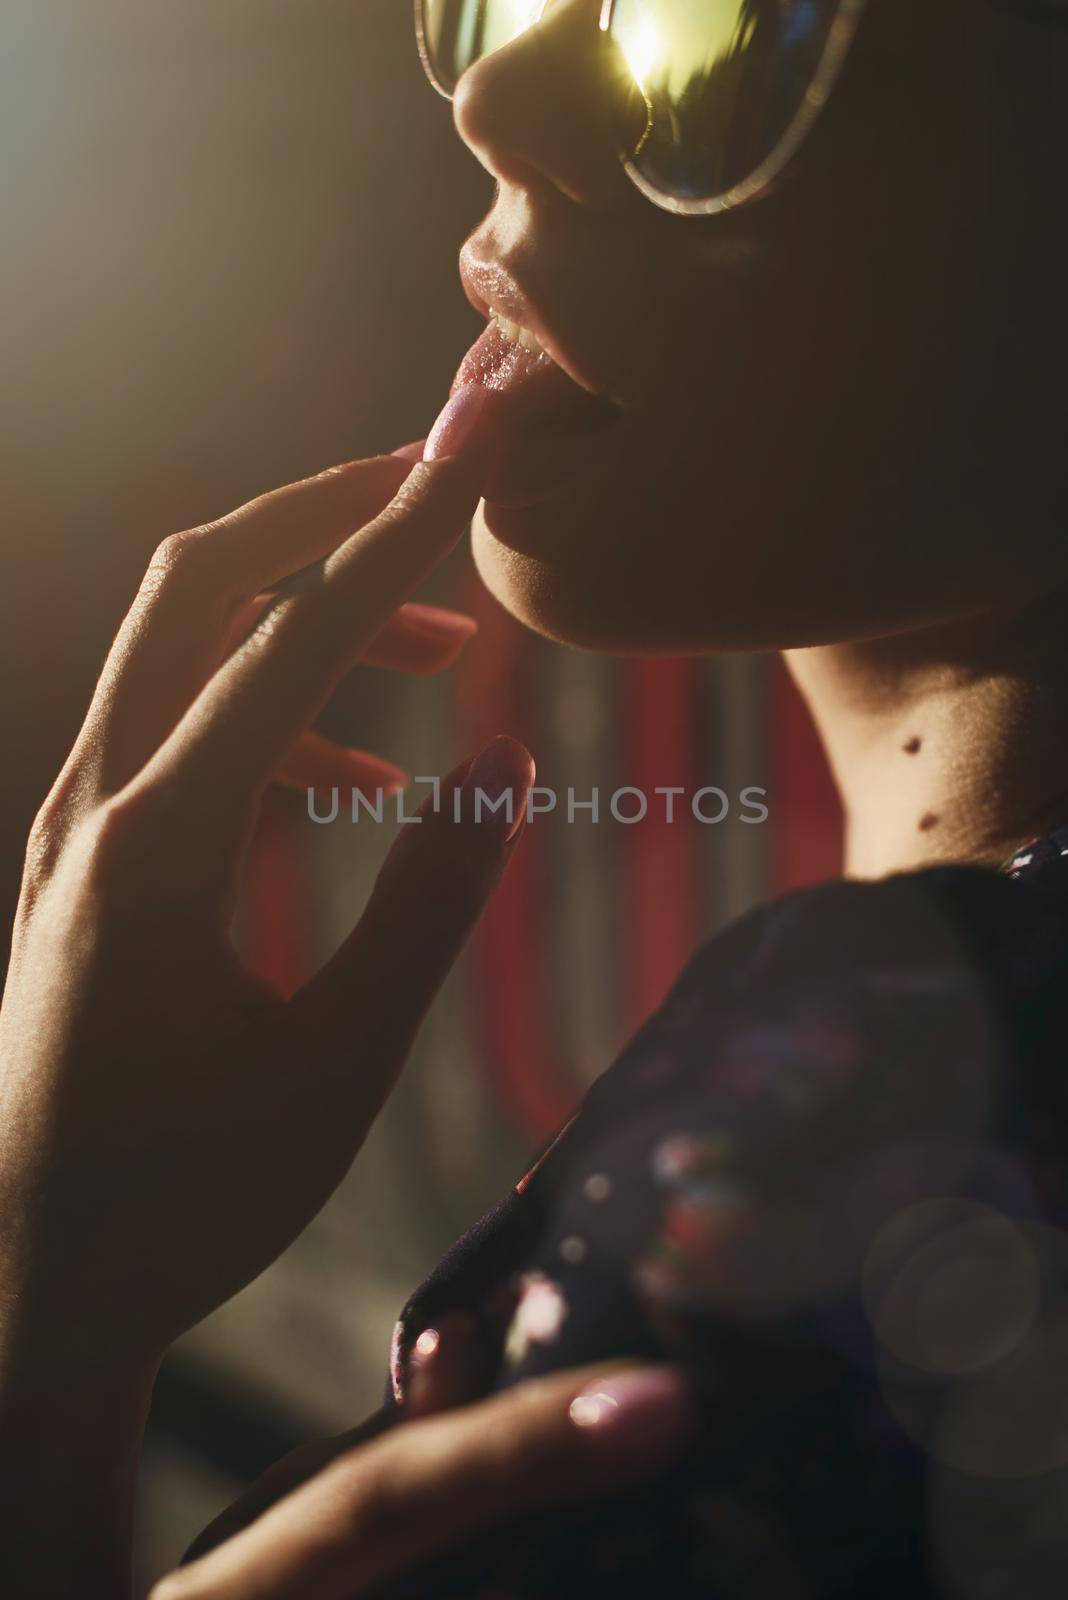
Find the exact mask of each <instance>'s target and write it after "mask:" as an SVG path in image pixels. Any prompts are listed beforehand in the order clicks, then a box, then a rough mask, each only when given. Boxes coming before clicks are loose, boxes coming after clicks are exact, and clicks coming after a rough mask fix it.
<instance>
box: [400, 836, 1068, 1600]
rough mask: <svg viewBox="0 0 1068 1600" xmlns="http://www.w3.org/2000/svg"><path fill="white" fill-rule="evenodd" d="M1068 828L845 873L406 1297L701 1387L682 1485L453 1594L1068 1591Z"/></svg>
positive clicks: (551, 1357) (516, 1350)
mask: <svg viewBox="0 0 1068 1600" xmlns="http://www.w3.org/2000/svg"><path fill="white" fill-rule="evenodd" d="M1062 843H1063V845H1064V846H1065V849H1066V851H1068V839H1065V840H1063V841H1059V840H1058V839H1057V838H1056V837H1054V839H1053V840H1052V841H1050V840H1047V841H1042V842H1040V843H1036V844H1035V845H1033V846H1032V847H1029V849H1028V850H1027V851H1024V852H1020V853H1019V854H1018V856H1017V857H1016V858H1015V859H1014V861H1013V862H1012V863H1010V864H1009V868H1008V869H1007V870H1006V871H1005V872H1004V873H1002V874H997V873H992V872H987V871H984V870H979V869H972V868H936V869H931V870H927V871H923V872H918V873H912V874H908V875H902V876H898V877H894V878H890V879H887V880H884V881H882V882H879V883H834V884H828V885H826V886H822V887H820V888H817V889H812V890H807V891H804V892H802V893H799V894H795V895H791V896H789V897H787V898H785V899H783V900H781V901H778V902H776V903H773V904H771V905H769V906H766V907H763V908H761V909H760V910H758V911H756V912H754V913H752V914H751V915H749V916H748V917H746V918H744V919H743V920H742V921H740V922H739V923H737V924H735V925H734V926H733V927H731V928H729V929H728V930H727V931H726V932H724V933H723V934H721V935H719V936H718V937H716V938H714V939H713V940H712V941H711V942H710V943H709V944H707V945H706V946H705V947H704V948H703V949H702V950H701V951H700V952H699V953H698V954H697V956H696V957H695V958H694V959H693V961H692V962H691V963H690V965H689V966H688V968H687V969H686V970H685V971H684V973H683V974H682V976H681V978H680V979H679V981H678V983H677V984H676V986H675V988H674V990H673V992H672V993H671V995H670V997H669V998H668V1000H667V1002H666V1003H665V1005H664V1006H663V1008H662V1009H661V1010H660V1011H659V1012H658V1013H657V1015H656V1016H654V1017H653V1018H652V1020H651V1021H650V1022H649V1023H648V1024H647V1025H646V1026H645V1027H644V1028H643V1029H642V1031H641V1032H640V1033H639V1034H638V1036H637V1037H636V1038H635V1039H634V1040H633V1041H632V1043H631V1044H630V1045H629V1046H628V1047H627V1048H626V1050H625V1051H624V1053H623V1054H622V1056H621V1057H620V1058H619V1060H618V1061H617V1062H616V1063H615V1065H614V1066H612V1067H611V1069H610V1070H609V1071H608V1072H607V1073H605V1075H604V1076H603V1077H602V1078H601V1079H600V1080H599V1081H598V1082H597V1083H596V1084H595V1085H594V1087H593V1089H592V1090H591V1091H590V1093H589V1094H588V1095H587V1097H586V1099H585V1102H584V1104H583V1106H582V1108H581V1110H580V1112H579V1113H578V1115H577V1116H576V1117H575V1118H574V1120H573V1121H572V1122H571V1123H570V1124H569V1125H568V1127H567V1128H566V1129H565V1130H564V1131H563V1133H562V1134H561V1135H560V1136H559V1137H558V1138H557V1140H556V1141H555V1143H554V1144H553V1145H552V1146H551V1147H550V1149H549V1150H548V1151H547V1153H546V1154H545V1155H544V1157H543V1158H542V1160H541V1161H540V1162H539V1163H538V1164H537V1166H536V1167H535V1168H534V1170H533V1172H532V1173H530V1174H529V1175H528V1176H527V1178H526V1179H524V1180H523V1182H522V1183H521V1184H520V1185H519V1186H518V1188H517V1190H516V1192H515V1193H514V1194H512V1195H510V1196H509V1197H508V1198H507V1199H506V1200H505V1201H504V1202H503V1203H502V1204H501V1205H500V1206H499V1207H498V1208H497V1209H496V1210H495V1211H494V1212H493V1213H491V1215H490V1216H489V1217H487V1218H486V1219H484V1220H483V1221H482V1222H481V1223H480V1224H479V1225H478V1226H477V1227H475V1228H474V1229H473V1230H472V1232H471V1233H470V1234H469V1235H468V1236H467V1237H466V1238H465V1239H464V1240H462V1241H461V1242H460V1243H459V1244H458V1245H457V1246H456V1247H455V1248H454V1249H453V1250H452V1251H451V1252H450V1253H449V1255H448V1256H447V1257H446V1258H445V1260H444V1261H443V1262H442V1263H441V1265H440V1266H439V1267H438V1269H437V1270H436V1271H435V1272H434V1273H433V1274H432V1275H431V1277H430V1278H429V1279H428V1280H427V1282H426V1283H424V1284H423V1286H422V1287H421V1288H420V1289H419V1290H418V1291H417V1293H416V1294H415V1295H413V1297H412V1298H411V1300H410V1301H409V1302H408V1304H407V1306H406V1307H405V1309H404V1312H403V1314H402V1317H401V1320H400V1322H399V1324H398V1328H397V1333H396V1336H395V1339H394V1348H393V1353H392V1376H391V1387H392V1395H393V1398H394V1400H395V1401H396V1402H402V1401H403V1393H404V1383H405V1372H406V1366H407V1360H408V1355H409V1352H410V1350H411V1346H412V1343H413V1341H414V1339H415V1338H417V1337H418V1335H419V1333H420V1332H421V1331H422V1330H423V1329H424V1328H426V1327H427V1326H429V1325H431V1324H432V1323H433V1321H434V1320H435V1319H436V1318H438V1317H440V1316H441V1315H442V1314H443V1313H444V1312H446V1311H448V1310H451V1309H456V1308H463V1309H466V1310H468V1311H473V1312H474V1313H475V1314H476V1315H477V1316H478V1318H479V1319H480V1322H481V1326H482V1328H483V1330H484V1332H485V1334H486V1337H487V1338H488V1339H489V1340H491V1341H492V1345H493V1348H494V1349H495V1350H496V1352H497V1384H498V1386H499V1387H506V1386H508V1385H511V1384H514V1383H516V1382H518V1381H519V1380H521V1379H523V1378H526V1377H529V1376H532V1375H534V1374H538V1373H543V1372H547V1371H550V1370H553V1369H557V1368H562V1367H570V1366H576V1365H580V1364H586V1363H589V1362H591V1361H592V1362H597V1361H601V1360H604V1361H605V1362H606V1364H609V1363H611V1362H613V1361H614V1360H616V1359H617V1358H620V1357H638V1358H642V1359H650V1360H670V1361H673V1362H677V1363H681V1364H682V1365H684V1366H685V1367H686V1368H687V1370H688V1372H689V1373H690V1375H691V1378H692V1382H693V1386H694V1392H695V1396H696V1404H697V1406H698V1408H699V1412H700V1427H699V1430H698V1435H697V1438H696V1441H695V1443H694V1444H693V1447H692V1448H691V1449H690V1451H689V1453H688V1455H687V1456H686V1458H685V1459H684V1460H683V1461H682V1462H681V1463H680V1465H679V1466H678V1468H677V1469H675V1470H673V1472H672V1473H671V1475H670V1476H669V1477H668V1478H666V1479H665V1480H664V1481H663V1482H662V1483H660V1484H659V1485H655V1486H654V1487H652V1488H647V1487H643V1488H641V1489H637V1490H633V1491H628V1492H627V1493H625V1494H623V1495H619V1496H617V1497H615V1498H614V1499H613V1500H611V1501H609V1502H605V1503H598V1504H594V1505H587V1506H583V1507H580V1508H577V1509H574V1508H568V1509H567V1510H564V1511H559V1512H555V1511H554V1512H542V1513H541V1514H540V1515H538V1516H537V1517H536V1518H535V1517H531V1518H529V1519H527V1521H526V1522H525V1523H518V1524H516V1525H514V1526H512V1527H509V1528H507V1529H501V1530H498V1531H497V1532H495V1533H494V1534H492V1535H491V1536H488V1537H484V1538H482V1539H480V1540H479V1541H478V1542H477V1543H475V1544H473V1545H471V1546H470V1547H468V1548H466V1549H464V1550H461V1551H458V1552H456V1553H455V1554H454V1555H453V1556H451V1557H449V1558H445V1559H442V1560H440V1561H438V1562H437V1563H435V1565H434V1568H433V1569H432V1570H428V1571H425V1572H423V1573H421V1574H420V1575H419V1577H418V1579H417V1580H415V1581H414V1582H412V1583H411V1584H409V1585H406V1586H405V1587H404V1588H403V1590H398V1591H396V1592H397V1593H398V1594H399V1593H404V1594H408V1593H411V1594H418V1595H422V1596H441V1597H446V1596H464V1597H472V1596H480V1595H483V1594H485V1595H493V1596H509V1597H512V1596H518V1597H543V1600H548V1597H550V1596H552V1597H557V1596H559V1597H563V1600H568V1597H572V1596H573V1597H578V1596H582V1597H584V1600H585V1597H588V1596H590V1595H591V1594H593V1595H605V1596H621V1597H629V1596H632V1595H633V1596H643V1597H645V1596H650V1597H651V1596H654V1595H661V1594H663V1595H667V1596H673V1597H688V1596H697V1595H701V1596H706V1597H712V1600H743V1597H744V1600H823V1597H829V1596H842V1597H845V1596H849V1597H856V1600H883V1597H886V1600H890V1597H893V1600H912V1597H920V1600H923V1597H934V1596H939V1597H941V1596H945V1597H954V1600H1045V1596H1046V1595H1050V1596H1052V1595H1054V1594H1057V1595H1058V1596H1062V1597H1063V1595H1065V1594H1068V1235H1066V1234H1065V1233H1063V1232H1062V1231H1061V1229H1062V1227H1063V1226H1064V1224H1065V1221H1066V1216H1068V1211H1066V1186H1065V1172H1066V1161H1065V1156H1066V1149H1068V856H1064V855H1062V853H1061V844H1062Z"/></svg>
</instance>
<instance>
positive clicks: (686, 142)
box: [415, 0, 865, 216]
mask: <svg viewBox="0 0 1068 1600" xmlns="http://www.w3.org/2000/svg"><path fill="white" fill-rule="evenodd" d="M864 4H865V0H602V5H601V18H600V26H601V30H602V32H604V33H606V34H607V35H608V36H609V38H611V39H612V40H613V42H614V43H615V45H616V46H617V48H618V52H619V62H620V68H621V72H620V76H621V79H622V83H621V86H620V87H621V99H625V100H626V101H627V102H628V103H629V105H628V109H629V108H630V107H631V106H632V107H633V108H635V109H636V110H637V113H638V115H637V117H636V118H635V119H634V122H633V130H634V131H633V133H630V134H628V136H627V137H626V139H625V140H623V141H621V146H620V152H619V153H620V157H621V159H622V161H623V165H624V167H625V169H626V172H627V174H628V175H629V177H630V178H631V180H632V182H633V183H634V184H635V185H636V186H637V188H638V189H640V191H641V192H642V194H644V195H645V196H646V197H647V198H648V199H649V200H651V201H652V202H653V204H654V205H657V206H660V207H661V208H662V209H663V210H665V211H671V212H674V213H676V214H677V215H681V216H709V215H712V214H713V213H715V212H718V211H727V210H730V209H731V208H732V207H734V206H740V205H743V204H745V202H746V201H748V200H754V199H756V198H757V196H759V195H760V194H762V193H763V192H764V191H765V190H766V189H768V188H769V186H770V185H771V184H772V183H773V182H774V180H775V179H776V178H777V177H778V175H779V174H780V173H781V172H782V170H783V168H784V167H785V166H786V165H787V163H788V162H789V161H790V160H791V159H792V158H793V156H794V155H795V154H796V153H797V150H798V148H799V147H800V145H801V144H802V142H803V140H804V139H805V137H806V136H807V134H808V132H809V130H810V129H811V127H812V125H813V123H814V122H815V120H816V118H817V117H818V116H819V113H820V111H821V110H822V108H823V106H824V104H825V103H826V101H827V98H828V96H829V94H830V92H831V89H832V88H833V86H834V82H835V79H836V78H837V76H838V73H839V72H840V71H841V67H842V63H843V61H844V60H845V58H846V54H847V52H848V50H849V46H850V44H851V43H852V40H853V36H854V34H855V33H856V29H857V24H858V22H859V20H860V14H861V12H862V11H863V9H864ZM545 7H546V0H415V11H416V19H415V20H416V33H417V35H418V39H419V53H420V55H421V56H422V59H423V65H424V66H425V68H426V70H427V74H428V76H429V78H430V81H431V83H432V84H433V85H434V87H435V88H436V89H438V90H439V91H440V92H441V93H442V94H443V95H445V96H447V97H451V96H452V94H453V92H454V91H455V88H456V85H457V83H458V82H459V80H460V78H461V77H462V75H463V74H464V73H465V72H466V71H467V69H468V67H470V66H473V65H474V63H475V62H476V61H479V60H481V59H482V57H483V56H488V55H490V54H491V53H492V52H493V51H494V50H500V49H502V48H503V47H504V46H505V45H507V44H511V43H512V41H513V40H515V39H518V38H519V36H520V35H521V34H523V33H525V32H526V31H527V29H528V28H532V27H534V26H535V25H536V24H537V22H538V21H539V20H540V18H541V16H542V14H543V12H544V10H545ZM643 122H644V128H643V127H642V123H643Z"/></svg>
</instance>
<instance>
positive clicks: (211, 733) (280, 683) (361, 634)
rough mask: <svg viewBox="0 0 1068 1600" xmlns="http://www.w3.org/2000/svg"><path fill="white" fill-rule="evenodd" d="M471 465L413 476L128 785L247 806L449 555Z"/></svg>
mask: <svg viewBox="0 0 1068 1600" xmlns="http://www.w3.org/2000/svg"><path fill="white" fill-rule="evenodd" d="M480 478H481V471H480V458H475V459H471V458H468V457H463V456H458V457H446V458H444V459H442V460H439V461H435V462H432V463H426V464H423V465H420V466H417V467H416V468H414V470H413V471H412V473H411V474H410V475H409V477H408V478H407V479H406V480H405V482H404V483H403V484H402V486H401V488H400V490H399V491H398V493H397V494H396V495H395V497H394V499H393V500H392V501H391V502H390V504H389V505H388V506H387V507H386V509H385V510H384V511H383V512H381V514H380V515H379V516H377V517H375V518H374V519H373V521H371V522H369V523H367V524H366V525H365V526H364V527H362V528H360V529H358V530H357V531H356V532H355V533H354V534H352V536H351V537H350V538H349V539H347V540H346V541H345V543H344V544H342V545H341V546H339V548H338V549H337V550H335V551H334V552H333V553H332V554H331V555H330V556H329V557H328V558H327V559H326V560H325V561H324V562H323V563H322V565H321V566H320V567H319V568H317V569H316V570H315V571H314V572H311V573H309V574H307V575H306V576H305V578H304V579H303V581H302V583H301V585H300V586H299V587H298V588H297V589H296V591H295V592H293V593H291V594H290V595H288V596H287V597H286V598H284V599H283V600H281V601H280V602H279V604H278V605H277V606H275V607H274V608H273V609H272V610H271V611H270V612H269V613H268V614H267V615H266V617H265V618H264V619H263V620H262V621H261V622H260V624H259V625H258V627H257V628H256V629H255V630H254V631H253V633H252V634H251V635H250V636H249V638H248V639H247V640H246V641H245V643H244V645H242V646H241V648H240V649H239V650H237V651H236V652H235V654H234V655H232V656H231V657H230V658H229V660H227V661H226V662H225V663H224V664H223V666H222V667H221V668H220V670H219V671H218V672H217V673H216V674H215V676H214V677H213V678H212V679H211V681H210V682H209V683H208V684H207V685H206V686H205V688H204V689H203V690H202V691H201V693H200V694H199V695H198V697H197V699H196V700H195V701H194V702H193V704H192V706H191V707H190V708H189V710H188V711H187V712H186V714H185V715H184V716H183V717H182V719H181V721H180V722H179V723H178V725H177V727H175V728H174V730H173V731H172V733H171V734H170V736H169V737H168V738H167V739H166V740H165V742H164V743H163V744H162V745H161V746H160V748H159V750H158V751H157V752H156V754H155V756H154V757H153V758H152V760H151V761H150V762H149V763H148V765H147V766H146V767H145V769H144V771H143V772H142V773H141V775H140V777H139V779H138V780H137V781H136V782H137V787H140V786H141V784H142V783H144V784H145V785H146V786H147V787H149V788H151V787H154V786H155V785H156V784H158V783H164V784H166V785H167V786H168V788H172V787H173V790H174V792H177V793H181V792H185V793H188V792H189V791H190V789H193V790H194V791H196V792H199V793H201V794H204V793H207V792H209V786H210V792H211V793H212V794H213V795H217V796H220V797H222V798H223V799H225V798H227V797H229V798H230V799H231V800H237V801H241V802H247V801H248V800H250V799H254V798H255V797H256V796H257V795H258V793H259V792H260V791H261V790H262V788H263V787H264V785H265V784H266V783H267V782H269V780H270V777H271V774H272V773H273V772H274V771H275V770H276V768H277V767H278V766H279V764H280V763H281V761H282V760H283V758H284V757H285V756H286V754H287V753H288V751H289V750H290V749H291V748H292V747H293V745H294V744H295V742H296V740H297V739H298V738H299V736H300V734H301V733H302V732H303V731H304V729H305V728H306V727H307V726H308V725H309V723H311V722H312V721H313V720H314V718H315V717H316V716H317V715H318V713H319V712H320V711H321V710H322V708H323V706H324V705H325V703H326V701H327V700H328V699H329V697H330V695H331V693H332V691H333V689H334V688H335V687H336V685H337V684H338V682H339V681H340V680H341V678H342V677H344V675H345V674H346V673H347V672H348V671H349V670H350V668H351V667H352V666H354V665H355V663H356V662H357V660H358V659H359V657H360V656H361V655H362V653H363V652H364V650H365V649H366V648H367V646H368V644H369V643H370V641H371V640H372V639H373V638H374V636H375V635H376V634H377V633H378V632H379V631H380V630H381V629H382V627H383V625H384V624H385V622H386V620H387V619H388V618H389V616H390V615H391V614H392V613H393V612H394V611H395V610H396V609H397V607H398V606H399V605H400V604H401V603H402V601H404V600H405V599H406V598H407V596H408V595H409V594H410V593H411V592H412V590H413V589H415V588H416V587H417V586H418V585H419V584H420V583H421V582H422V581H423V580H424V579H425V578H426V577H427V576H428V575H429V573H430V572H431V571H432V570H433V568H434V567H435V566H436V565H437V564H438V562H439V561H441V559H442V558H443V557H444V556H445V555H446V554H447V553H448V552H449V551H450V550H451V549H452V548H453V546H454V545H455V544H456V542H457V540H458V539H459V538H460V536H461V534H462V533H463V531H464V530H465V528H466V527H467V524H468V523H469V521H470V519H471V516H472V514H473V512H474V509H475V506H476V505H477V503H478V496H479V485H480Z"/></svg>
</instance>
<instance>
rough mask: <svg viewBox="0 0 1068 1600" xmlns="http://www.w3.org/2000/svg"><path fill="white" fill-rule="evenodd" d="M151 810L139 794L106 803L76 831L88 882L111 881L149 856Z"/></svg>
mask: <svg viewBox="0 0 1068 1600" xmlns="http://www.w3.org/2000/svg"><path fill="white" fill-rule="evenodd" d="M152 833H153V828H152V816H151V806H150V804H149V803H148V802H147V800H146V798H145V797H144V796H142V795H140V794H138V795H136V796H131V795H128V794H120V795H115V796H113V797H112V798H110V799H108V800H106V801H105V802H104V803H103V805H101V806H99V807H98V808H97V809H96V811H95V812H94V813H93V815H92V817H90V818H89V819H87V821H86V822H85V823H84V825H83V826H82V828H81V829H80V835H81V838H80V843H81V849H82V857H83V863H84V866H85V869H86V872H87V875H88V876H89V877H90V878H104V879H108V880H111V879H113V878H114V877H115V876H116V875H117V874H124V873H125V872H127V871H128V869H129V868H130V867H131V866H138V865H141V866H143V865H144V864H145V862H146V861H147V860H148V859H149V858H150V856H151V853H152Z"/></svg>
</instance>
